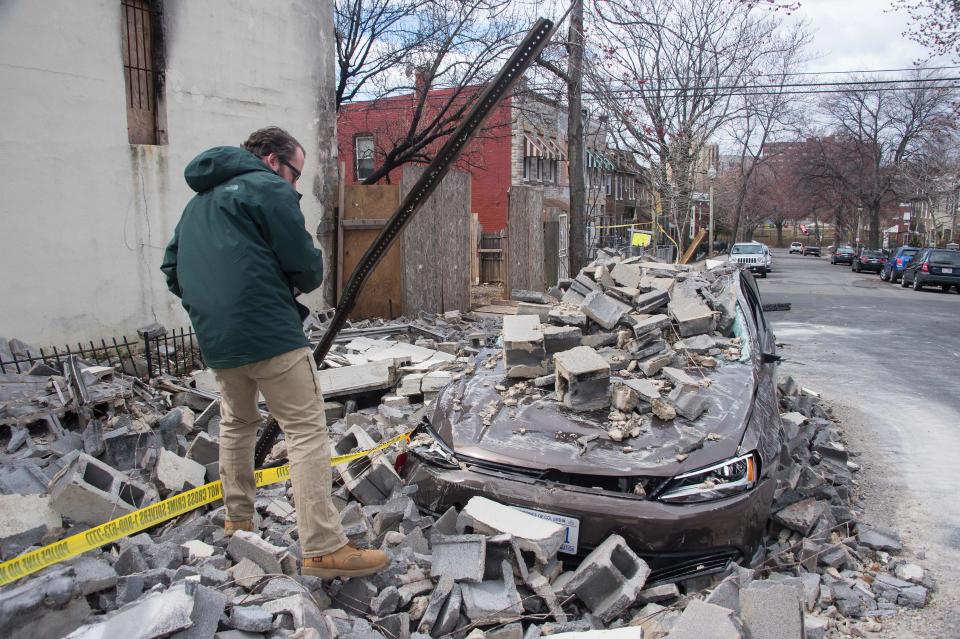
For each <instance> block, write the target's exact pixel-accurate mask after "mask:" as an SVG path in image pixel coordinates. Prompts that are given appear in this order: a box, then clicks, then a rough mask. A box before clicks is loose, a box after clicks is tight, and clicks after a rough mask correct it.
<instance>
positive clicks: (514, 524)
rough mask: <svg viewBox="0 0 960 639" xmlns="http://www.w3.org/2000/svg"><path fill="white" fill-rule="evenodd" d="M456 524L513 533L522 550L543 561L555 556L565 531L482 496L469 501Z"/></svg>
mask: <svg viewBox="0 0 960 639" xmlns="http://www.w3.org/2000/svg"><path fill="white" fill-rule="evenodd" d="M457 526H458V528H460V529H466V528H470V529H472V530H473V531H474V532H478V533H481V534H484V535H502V534H507V535H510V536H511V537H512V538H513V540H514V542H515V543H516V544H517V546H518V547H519V548H520V549H521V550H524V551H527V552H531V553H533V554H534V555H535V556H536V557H537V560H539V561H540V562H542V563H544V564H545V563H547V562H549V561H550V560H551V559H552V558H553V557H554V556H556V554H557V551H558V550H559V549H560V546H561V545H563V541H564V534H565V533H564V527H563V526H561V525H560V524H557V523H555V522H552V521H548V520H546V519H541V518H540V517H536V516H534V515H531V514H529V513H526V512H524V511H522V510H520V509H519V508H514V507H512V506H507V505H505V504H501V503H498V502H496V501H493V500H492V499H487V498H486V497H479V496H478V497H471V498H470V500H469V501H468V502H467V505H466V506H465V507H464V509H463V511H462V512H461V513H460V516H459V518H458V520H457ZM434 552H436V550H434Z"/></svg>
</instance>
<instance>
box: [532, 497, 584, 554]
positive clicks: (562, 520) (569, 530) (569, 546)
mask: <svg viewBox="0 0 960 639" xmlns="http://www.w3.org/2000/svg"><path fill="white" fill-rule="evenodd" d="M519 510H522V511H523V512H525V513H528V514H530V515H533V516H534V517H539V518H540V519H546V520H547V521H552V522H553V523H555V524H560V525H561V526H563V530H564V535H565V536H564V538H563V544H562V545H561V546H560V552H562V553H566V554H568V555H575V554H577V544H578V543H580V520H579V519H577V518H576V517H567V516H566V515H557V514H554V513H545V512H541V511H539V510H530V509H529V508H519Z"/></svg>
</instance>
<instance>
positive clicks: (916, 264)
mask: <svg viewBox="0 0 960 639" xmlns="http://www.w3.org/2000/svg"><path fill="white" fill-rule="evenodd" d="M902 278H903V279H902V280H901V283H900V285H901V286H902V287H903V288H907V287H908V286H912V287H913V290H915V291H919V290H922V289H923V287H924V286H939V287H940V289H941V290H942V291H943V292H944V293H946V292H948V291H949V290H950V288H951V287H953V288H955V289H956V290H957V292H960V251H956V250H952V249H938V248H925V249H923V250H921V251H920V253H918V254H917V256H916V257H915V258H914V259H913V260H911V261H910V264H909V265H907V267H906V268H904V269H903V275H902Z"/></svg>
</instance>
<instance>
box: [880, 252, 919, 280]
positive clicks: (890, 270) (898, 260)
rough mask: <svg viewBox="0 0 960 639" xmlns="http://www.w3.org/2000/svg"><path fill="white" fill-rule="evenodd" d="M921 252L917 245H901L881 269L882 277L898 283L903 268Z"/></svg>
mask: <svg viewBox="0 0 960 639" xmlns="http://www.w3.org/2000/svg"><path fill="white" fill-rule="evenodd" d="M919 252H920V249H919V248H918V247H916V246H901V247H899V248H897V249H896V250H895V251H894V252H893V254H892V255H890V257H889V259H887V263H886V264H885V265H884V266H883V268H881V269H880V279H882V280H884V281H886V282H890V283H892V284H896V283H897V281H898V280H899V279H900V278H901V276H902V275H903V269H904V268H906V267H907V265H908V264H910V260H912V259H913V257H914V256H915V255H916V254H917V253H919Z"/></svg>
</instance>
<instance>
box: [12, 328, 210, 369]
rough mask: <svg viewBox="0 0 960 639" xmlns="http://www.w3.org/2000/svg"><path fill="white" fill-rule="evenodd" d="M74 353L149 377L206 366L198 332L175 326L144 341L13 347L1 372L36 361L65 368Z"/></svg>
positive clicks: (86, 359)
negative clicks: (197, 336) (64, 365)
mask: <svg viewBox="0 0 960 639" xmlns="http://www.w3.org/2000/svg"><path fill="white" fill-rule="evenodd" d="M71 355H73V356H76V357H78V358H80V359H82V360H84V361H87V362H90V363H96V364H98V365H101V366H113V367H115V368H117V369H119V370H122V371H123V372H124V373H126V374H128V375H132V376H135V377H139V378H140V379H143V380H149V379H152V378H154V377H157V376H159V375H163V374H167V375H173V376H177V377H179V376H182V375H187V374H189V373H191V372H193V371H195V370H197V369H199V368H205V365H204V362H203V356H202V355H201V353H200V347H199V346H198V344H197V342H196V333H194V332H193V330H191V329H183V328H181V329H174V330H172V331H165V332H163V333H160V332H153V333H147V334H144V335H143V337H142V339H141V340H139V341H138V340H133V341H131V340H129V339H127V338H126V337H121V338H116V337H114V338H111V339H110V341H109V342H108V341H107V340H105V339H101V340H100V343H99V345H97V343H95V342H94V341H92V340H91V341H89V342H87V343H86V345H85V344H84V343H82V342H77V344H76V346H71V345H69V344H68V345H66V346H64V347H62V348H61V347H56V346H54V347H52V348H39V349H33V348H27V347H21V348H17V349H11V354H10V356H9V357H4V356H3V355H0V373H3V374H8V373H26V372H28V371H29V370H30V369H32V368H33V367H34V366H36V365H37V364H46V365H47V366H51V367H53V368H56V369H58V370H63V363H64V362H65V361H66V360H67V358H69V357H70V356H71Z"/></svg>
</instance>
